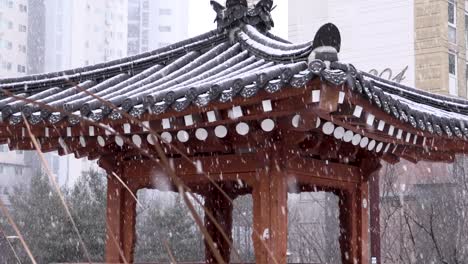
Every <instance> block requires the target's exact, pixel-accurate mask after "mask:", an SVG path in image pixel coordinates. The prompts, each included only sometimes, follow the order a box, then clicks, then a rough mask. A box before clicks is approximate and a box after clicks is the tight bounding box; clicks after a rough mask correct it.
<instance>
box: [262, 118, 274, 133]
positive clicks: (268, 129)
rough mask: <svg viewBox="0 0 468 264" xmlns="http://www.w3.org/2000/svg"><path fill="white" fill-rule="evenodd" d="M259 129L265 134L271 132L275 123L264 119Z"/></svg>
mask: <svg viewBox="0 0 468 264" xmlns="http://www.w3.org/2000/svg"><path fill="white" fill-rule="evenodd" d="M261 127H262V129H263V131H265V132H271V131H273V129H275V121H273V120H271V119H265V120H263V121H262V124H261Z"/></svg>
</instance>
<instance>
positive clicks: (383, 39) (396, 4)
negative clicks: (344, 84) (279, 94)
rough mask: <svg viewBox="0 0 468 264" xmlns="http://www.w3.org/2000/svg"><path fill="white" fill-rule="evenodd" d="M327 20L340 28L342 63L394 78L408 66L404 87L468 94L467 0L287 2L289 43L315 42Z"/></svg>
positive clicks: (309, 0) (303, 0)
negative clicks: (319, 28)
mask: <svg viewBox="0 0 468 264" xmlns="http://www.w3.org/2000/svg"><path fill="white" fill-rule="evenodd" d="M326 22H333V23H335V24H337V26H338V27H339V28H340V30H341V33H342V38H343V45H342V52H341V54H340V55H341V58H340V59H341V60H342V61H345V62H349V63H353V64H355V66H357V67H358V68H359V69H360V70H363V71H366V72H370V71H372V72H374V73H377V74H379V75H380V74H382V72H384V71H385V70H386V69H390V70H391V72H392V74H393V75H392V78H394V77H395V75H397V74H398V73H401V71H402V70H404V69H405V68H406V67H407V68H406V71H405V72H404V75H405V78H404V80H402V81H401V82H402V84H405V85H409V86H415V87H417V88H419V89H424V90H427V91H431V92H435V93H440V94H450V95H453V96H460V97H465V98H466V97H467V96H468V94H467V74H466V72H467V66H466V65H467V52H466V50H467V42H468V41H467V37H466V36H467V31H468V30H467V27H468V25H467V24H468V1H464V0H403V1H393V0H380V1H372V0H349V1H346V2H343V1H340V0H330V1H326V2H323V1H319V0H290V1H289V40H290V41H292V42H297V41H307V40H310V39H312V38H313V35H314V34H315V30H314V29H317V28H318V27H319V26H320V25H321V24H323V23H326ZM387 73H388V72H387ZM387 73H385V74H382V75H383V77H385V78H388V77H389V76H388V74H387ZM392 78H390V79H392Z"/></svg>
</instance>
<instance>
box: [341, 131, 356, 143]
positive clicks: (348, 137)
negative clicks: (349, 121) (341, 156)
mask: <svg viewBox="0 0 468 264" xmlns="http://www.w3.org/2000/svg"><path fill="white" fill-rule="evenodd" d="M353 137H354V132H353V131H351V130H348V131H346V133H345V134H344V136H343V141H344V142H347V143H349V142H351V141H352V140H353Z"/></svg>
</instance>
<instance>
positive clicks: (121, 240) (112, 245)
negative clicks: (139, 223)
mask: <svg viewBox="0 0 468 264" xmlns="http://www.w3.org/2000/svg"><path fill="white" fill-rule="evenodd" d="M135 194H136V191H134V195H135ZM106 224H107V236H106V263H125V262H127V263H133V261H134V255H133V253H134V248H135V224H136V201H135V199H134V198H133V196H132V194H131V193H130V192H129V191H128V190H127V189H126V188H125V187H124V186H123V185H122V183H121V182H120V181H119V180H118V179H117V178H115V176H113V175H110V176H108V178H107V219H106Z"/></svg>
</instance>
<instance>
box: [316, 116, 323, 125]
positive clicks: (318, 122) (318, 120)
mask: <svg viewBox="0 0 468 264" xmlns="http://www.w3.org/2000/svg"><path fill="white" fill-rule="evenodd" d="M321 124H322V121H320V118H318V117H317V121H316V123H315V128H319V127H320V125H321Z"/></svg>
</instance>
